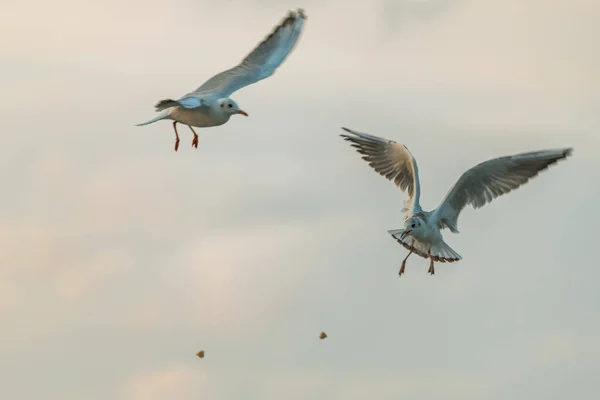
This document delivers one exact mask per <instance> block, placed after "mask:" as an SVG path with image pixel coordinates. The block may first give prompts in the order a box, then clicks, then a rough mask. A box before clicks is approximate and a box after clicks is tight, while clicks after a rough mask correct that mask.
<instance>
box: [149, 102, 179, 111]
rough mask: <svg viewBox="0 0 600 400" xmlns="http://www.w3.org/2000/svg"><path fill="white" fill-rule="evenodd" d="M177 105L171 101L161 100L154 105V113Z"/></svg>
mask: <svg viewBox="0 0 600 400" xmlns="http://www.w3.org/2000/svg"><path fill="white" fill-rule="evenodd" d="M178 105H179V103H178V102H177V101H175V100H173V99H165V100H161V101H159V102H158V103H156V105H155V106H154V107H155V108H156V111H162V110H165V109H167V108H171V107H175V106H178Z"/></svg>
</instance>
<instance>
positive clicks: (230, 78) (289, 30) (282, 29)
mask: <svg viewBox="0 0 600 400" xmlns="http://www.w3.org/2000/svg"><path fill="white" fill-rule="evenodd" d="M305 20H306V15H305V14H304V11H303V10H302V9H298V10H297V11H290V12H289V13H288V15H287V16H286V17H285V18H284V19H283V21H282V22H281V23H280V24H279V25H277V26H276V27H275V29H274V30H273V31H272V32H271V33H270V34H269V35H268V36H267V37H266V38H265V39H264V40H263V41H262V42H261V43H260V44H259V45H258V46H256V48H255V49H254V50H252V52H250V54H248V55H247V56H246V58H244V59H243V60H242V62H241V63H240V64H238V65H236V66H235V67H233V68H231V69H228V70H227V71H223V72H221V73H219V74H217V75H215V76H213V77H212V78H210V79H209V80H207V81H206V82H204V84H202V86H200V87H199V88H197V89H196V90H194V91H193V92H192V93H188V94H187V95H185V96H183V97H182V98H181V99H179V100H177V102H176V103H179V104H175V105H180V106H183V107H186V108H195V107H202V106H206V105H209V104H210V103H211V102H212V101H214V100H216V99H220V98H224V97H229V96H230V95H231V94H232V93H233V92H235V91H236V90H239V89H241V88H243V87H245V86H248V85H251V84H253V83H256V82H258V81H260V80H263V79H265V78H268V77H269V76H271V75H273V74H274V73H275V70H276V69H277V68H278V67H279V66H280V65H281V63H283V61H284V60H285V59H286V58H287V56H288V55H289V54H290V53H291V51H292V50H293V48H294V46H295V45H296V42H297V41H298V38H299V37H300V33H301V32H302V26H303V25H304V21H305ZM171 101H172V100H171ZM169 104H171V103H169ZM169 104H167V103H164V104H163V105H165V106H168V107H172V106H173V104H171V105H169ZM159 105H160V103H159ZM159 105H157V107H159Z"/></svg>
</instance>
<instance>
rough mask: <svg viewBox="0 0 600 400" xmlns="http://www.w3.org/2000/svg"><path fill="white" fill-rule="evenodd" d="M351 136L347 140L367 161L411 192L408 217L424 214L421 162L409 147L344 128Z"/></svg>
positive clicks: (381, 173) (405, 206)
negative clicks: (420, 199)
mask: <svg viewBox="0 0 600 400" xmlns="http://www.w3.org/2000/svg"><path fill="white" fill-rule="evenodd" d="M342 129H343V130H345V131H346V132H348V133H350V135H346V134H342V135H340V136H341V137H343V138H344V140H346V141H349V142H351V143H352V147H355V148H356V149H357V151H358V152H359V153H360V154H363V155H364V156H363V157H362V158H363V160H365V161H367V162H368V163H369V165H370V166H371V167H372V168H373V169H374V170H375V171H377V172H378V173H379V174H380V175H382V176H384V177H386V178H387V179H389V180H390V181H393V182H394V183H395V184H396V186H398V188H400V190H402V191H403V192H405V191H407V192H408V196H409V199H408V200H407V201H406V202H405V205H404V208H403V209H402V211H403V212H405V213H407V214H406V216H407V217H408V216H409V214H408V212H410V213H411V214H414V213H417V212H420V211H422V210H421V206H420V205H419V197H420V192H421V189H420V183H419V170H418V168H417V161H416V160H415V158H414V157H413V155H412V154H411V152H410V151H409V150H408V148H406V146H404V145H401V144H399V143H397V142H395V141H393V140H388V139H383V138H380V137H377V136H373V135H369V134H366V133H360V132H356V131H353V130H350V129H348V128H342Z"/></svg>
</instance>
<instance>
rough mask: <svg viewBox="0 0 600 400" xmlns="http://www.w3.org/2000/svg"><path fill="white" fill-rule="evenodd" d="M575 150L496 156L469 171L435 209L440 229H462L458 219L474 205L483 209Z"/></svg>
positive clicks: (456, 230) (434, 213)
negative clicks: (461, 213)
mask: <svg viewBox="0 0 600 400" xmlns="http://www.w3.org/2000/svg"><path fill="white" fill-rule="evenodd" d="M572 151H573V149H572V148H565V149H553V150H542V151H534V152H530V153H521V154H517V155H513V156H506V157H499V158H494V159H491V160H488V161H485V162H482V163H481V164H478V165H476V166H475V167H473V168H471V169H470V170H468V171H467V172H465V173H464V174H463V175H462V176H461V177H460V179H459V180H458V181H457V182H456V184H455V185H454V187H453V188H452V189H451V190H450V191H449V192H448V194H447V195H446V198H445V199H444V200H443V201H442V203H441V204H440V206H439V207H438V208H437V209H436V210H434V211H433V218H434V219H435V220H437V223H438V226H439V228H440V229H442V228H449V229H450V230H451V231H452V232H458V228H457V220H458V216H459V214H460V212H461V211H462V209H463V208H464V207H465V206H466V205H467V204H470V205H471V206H473V208H476V209H477V208H480V207H482V206H484V205H485V204H487V203H489V202H490V201H492V200H493V199H495V198H496V197H498V196H501V195H503V194H506V193H508V192H510V191H511V190H513V189H516V188H518V187H519V186H521V185H523V184H525V183H527V182H528V181H529V179H531V178H533V177H534V176H536V175H537V174H538V173H539V172H540V171H543V170H545V169H547V168H548V167H549V166H550V165H552V164H555V163H556V162H558V161H559V160H561V159H564V158H566V157H568V156H570V155H571V153H572Z"/></svg>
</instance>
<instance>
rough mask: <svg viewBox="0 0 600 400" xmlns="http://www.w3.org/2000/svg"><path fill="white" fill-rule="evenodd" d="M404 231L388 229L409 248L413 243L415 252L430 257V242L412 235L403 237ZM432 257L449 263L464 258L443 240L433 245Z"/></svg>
mask: <svg viewBox="0 0 600 400" xmlns="http://www.w3.org/2000/svg"><path fill="white" fill-rule="evenodd" d="M403 232H404V229H394V230H390V231H388V233H389V234H390V235H392V237H393V238H394V239H396V241H397V242H398V243H400V244H401V245H402V246H404V247H405V248H406V249H407V250H409V251H410V249H411V245H412V249H413V253H415V254H417V255H419V256H421V257H423V258H429V252H430V249H429V244H427V243H423V242H419V241H418V240H415V239H414V238H412V237H410V236H406V237H405V238H404V239H402V238H401V236H402V233H403ZM431 258H432V259H433V261H437V262H449V263H451V262H455V261H458V260H462V257H461V256H460V255H459V254H458V253H457V252H456V251H454V250H453V249H452V248H451V247H450V246H448V245H447V244H446V242H444V241H443V240H442V241H439V242H436V243H433V244H432V245H431Z"/></svg>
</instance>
